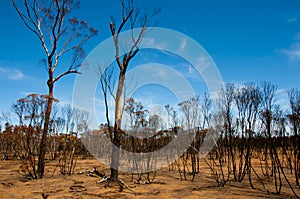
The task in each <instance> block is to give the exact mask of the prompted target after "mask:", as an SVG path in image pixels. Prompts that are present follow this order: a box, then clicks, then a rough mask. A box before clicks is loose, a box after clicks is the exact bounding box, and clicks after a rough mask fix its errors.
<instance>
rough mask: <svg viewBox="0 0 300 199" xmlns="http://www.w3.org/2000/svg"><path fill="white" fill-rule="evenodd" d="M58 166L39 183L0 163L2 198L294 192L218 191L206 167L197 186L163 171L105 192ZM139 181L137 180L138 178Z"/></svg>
mask: <svg viewBox="0 0 300 199" xmlns="http://www.w3.org/2000/svg"><path fill="white" fill-rule="evenodd" d="M56 164H57V163H55V162H51V163H48V166H47V167H46V176H45V177H44V178H43V179H39V180H27V179H26V178H24V176H22V175H20V174H19V173H18V169H19V166H20V164H19V162H18V161H16V160H9V161H0V198H1V199H6V198H7V199H10V198H30V199H31V198H39V199H40V198H42V193H45V194H47V195H49V197H48V198H49V199H51V198H60V199H68V198H145V199H146V198H155V199H158V198H159V199H162V198H210V199H212V198H292V196H293V195H292V194H291V193H290V191H289V190H288V189H287V188H286V187H284V188H283V193H282V194H281V195H276V194H267V192H265V191H262V190H259V187H260V186H259V185H257V187H258V189H251V188H250V187H249V185H248V181H247V180H245V181H244V182H242V183H234V182H229V183H228V184H226V186H225V187H222V188H218V187H216V182H215V181H214V180H213V179H212V178H211V176H210V174H209V170H208V169H207V168H205V165H203V166H202V170H203V172H201V173H200V174H198V175H197V176H196V178H195V180H194V181H193V182H191V181H190V180H184V181H181V180H180V178H179V177H180V176H179V174H178V172H177V171H169V170H168V168H163V169H160V170H158V171H157V174H156V178H155V181H154V183H152V184H145V183H141V184H137V183H134V181H131V175H130V174H120V179H122V180H124V181H125V182H126V183H127V184H128V185H129V186H130V187H131V188H132V189H133V190H134V191H135V192H136V194H135V193H133V192H132V191H130V190H128V189H124V191H123V192H119V189H118V187H117V186H112V187H107V188H105V187H104V185H102V184H97V183H96V182H97V181H98V180H99V179H98V178H95V177H90V176H87V175H84V174H82V175H78V174H74V175H71V176H64V175H59V174H55V175H53V176H52V174H53V171H54V168H55V165H56ZM94 166H95V167H96V168H98V170H99V171H104V172H105V173H106V174H109V169H108V168H107V167H104V166H103V165H102V164H101V163H99V162H98V161H97V160H94V159H88V160H78V163H77V167H76V172H78V171H82V170H85V169H92V168H93V167H94ZM134 180H136V176H134ZM254 183H257V184H258V181H255V180H254Z"/></svg>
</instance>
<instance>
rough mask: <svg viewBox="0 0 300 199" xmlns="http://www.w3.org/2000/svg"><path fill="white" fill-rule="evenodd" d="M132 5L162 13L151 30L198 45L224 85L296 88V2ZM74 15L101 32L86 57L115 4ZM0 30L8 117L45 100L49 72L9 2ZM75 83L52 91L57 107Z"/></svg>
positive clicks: (299, 63) (2, 107) (64, 82)
mask: <svg viewBox="0 0 300 199" xmlns="http://www.w3.org/2000/svg"><path fill="white" fill-rule="evenodd" d="M137 4H138V5H139V6H141V7H147V6H154V7H159V8H161V13H160V14H159V15H158V16H157V17H156V21H157V25H156V26H158V27H163V28H169V29H173V30H176V31H179V32H182V33H184V34H186V35H188V36H189V37H191V38H193V39H194V40H196V41H197V42H199V43H200V44H201V45H202V46H203V47H204V48H205V49H206V51H207V52H208V53H209V54H210V56H211V57H212V59H213V60H214V62H215V63H216V65H217V67H218V69H219V71H220V73H221V75H222V78H223V80H224V81H225V82H235V83H237V84H242V83H243V82H256V83H261V82H262V81H264V80H267V81H271V82H272V83H274V84H276V85H277V86H278V89H279V90H280V92H279V95H280V96H279V98H280V97H281V96H282V97H283V96H284V95H285V94H284V92H283V91H284V90H285V89H288V88H298V89H300V84H299V80H298V79H299V74H300V1H299V0H273V1H267V0H265V1H261V0H244V1H239V0H210V1H204V0H185V1H183V0H172V1H171V0H164V1H162V0H151V1H141V0H138V1H137ZM74 15H76V16H78V18H80V19H85V20H86V21H87V22H88V23H89V24H90V25H92V26H94V27H95V28H97V29H98V30H99V34H98V36H97V37H95V38H93V39H92V40H90V41H89V42H88V44H87V45H86V51H87V52H90V51H91V50H92V49H93V48H94V47H96V46H97V45H98V44H99V43H100V42H101V41H103V40H105V39H106V38H108V37H109V36H110V32H109V22H110V16H111V15H113V16H116V18H118V17H119V16H120V6H119V1H118V0H101V1H96V0H93V1H92V0H85V1H82V2H81V7H80V8H79V9H78V10H77V11H76V12H75V13H74ZM0 27H1V28H0V89H1V103H0V111H9V109H10V106H11V104H12V103H14V102H15V101H16V100H17V99H19V98H21V97H24V96H25V95H26V94H28V93H46V92H47V87H46V79H47V73H46V70H45V68H44V67H43V66H41V65H40V64H39V60H40V59H42V58H44V57H43V51H42V48H41V46H40V44H39V42H38V40H37V38H36V37H35V36H34V35H33V34H32V33H31V32H30V31H29V30H27V29H26V28H25V27H24V25H23V24H22V22H21V20H20V19H19V17H18V16H17V14H16V12H15V10H14V9H13V7H12V5H11V4H10V1H9V0H3V1H0ZM74 79H75V76H72V75H71V76H68V77H67V78H64V79H61V80H60V81H59V82H58V83H57V84H56V86H55V96H56V97H57V98H58V99H60V100H61V101H62V102H70V101H71V100H72V89H73V83H74ZM280 100H281V101H280ZM279 101H280V102H281V103H283V104H284V103H286V101H284V100H282V99H279Z"/></svg>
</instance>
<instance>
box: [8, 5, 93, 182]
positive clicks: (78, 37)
mask: <svg viewBox="0 0 300 199" xmlns="http://www.w3.org/2000/svg"><path fill="white" fill-rule="evenodd" d="M11 3H12V5H13V7H14V8H15V9H16V11H17V13H18V15H19V16H20V18H21V20H22V22H23V23H24V25H25V27H26V28H27V29H29V30H30V31H31V32H32V33H33V34H34V35H35V36H36V37H37V38H38V40H39V42H40V44H41V46H42V49H43V51H44V53H45V59H42V63H43V64H44V65H45V66H46V68H47V73H48V80H47V86H48V99H47V108H46V112H45V120H44V125H43V130H42V137H41V143H40V147H39V157H38V176H39V178H42V177H43V175H44V169H45V168H44V167H45V154H46V138H47V134H48V128H49V123H50V115H51V109H52V104H53V89H54V84H55V82H57V81H58V80H59V79H61V78H62V77H64V76H66V75H68V74H72V73H73V74H78V73H79V72H78V67H79V65H80V61H81V59H82V58H83V57H84V56H85V53H84V50H83V45H84V44H85V43H86V42H87V41H88V40H89V39H90V38H91V37H93V36H95V35H96V34H97V30H95V29H94V28H93V27H90V26H89V25H88V24H87V22H86V21H84V20H82V21H80V20H78V19H77V18H75V17H71V16H70V14H71V13H72V11H73V10H74V9H77V8H78V7H79V5H80V2H79V1H77V0H23V4H18V3H19V2H16V1H15V0H11ZM70 53H73V55H72V57H71V59H70V63H69V64H68V65H67V66H61V65H59V60H60V59H61V58H62V57H63V56H64V55H66V54H70ZM57 67H66V70H65V71H64V72H62V73H59V74H57V73H55V71H56V69H57Z"/></svg>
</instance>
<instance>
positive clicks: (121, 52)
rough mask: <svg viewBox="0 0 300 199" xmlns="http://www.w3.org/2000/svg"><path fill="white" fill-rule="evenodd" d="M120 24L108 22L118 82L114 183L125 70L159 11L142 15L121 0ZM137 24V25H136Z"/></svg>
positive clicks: (116, 178) (112, 163)
mask: <svg viewBox="0 0 300 199" xmlns="http://www.w3.org/2000/svg"><path fill="white" fill-rule="evenodd" d="M121 10H122V14H121V23H120V25H117V24H116V23H115V22H114V20H113V19H112V21H111V22H110V31H111V35H112V37H113V41H114V46H115V60H116V63H117V65H118V69H119V72H118V80H117V83H116V85H117V87H116V88H117V90H116V93H115V95H114V99H115V115H114V116H115V118H114V119H115V121H114V128H113V129H114V130H113V135H112V137H111V138H112V143H113V149H112V156H111V157H112V160H111V176H110V179H111V180H112V181H114V182H116V181H118V173H119V171H118V168H119V158H120V157H119V156H120V145H121V142H120V141H121V140H120V132H121V120H122V109H123V108H122V106H123V99H124V97H123V95H124V82H125V78H126V72H127V68H128V66H129V63H130V61H131V60H132V59H133V58H134V57H135V56H136V54H137V53H138V51H139V44H140V43H141V41H142V39H143V37H144V35H145V32H146V30H147V27H148V24H149V22H150V20H151V18H152V17H154V16H155V15H157V14H158V12H159V10H158V9H155V10H153V12H152V13H150V14H148V13H146V12H144V13H142V12H140V10H139V9H137V8H136V7H135V5H134V0H128V1H127V2H125V1H124V0H121ZM138 23H139V24H138ZM134 28H140V29H139V30H138V31H139V32H138V34H137V36H135V34H134V31H135V30H134ZM125 29H130V30H131V31H132V36H131V38H125V39H128V40H129V41H122V39H120V34H121V32H122V31H124V30H125Z"/></svg>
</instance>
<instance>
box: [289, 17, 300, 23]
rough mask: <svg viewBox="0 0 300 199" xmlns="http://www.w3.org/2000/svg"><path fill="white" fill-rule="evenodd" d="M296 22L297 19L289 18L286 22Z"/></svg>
mask: <svg viewBox="0 0 300 199" xmlns="http://www.w3.org/2000/svg"><path fill="white" fill-rule="evenodd" d="M296 21H298V17H294V18H289V19H288V20H287V22H289V23H294V22H296Z"/></svg>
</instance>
